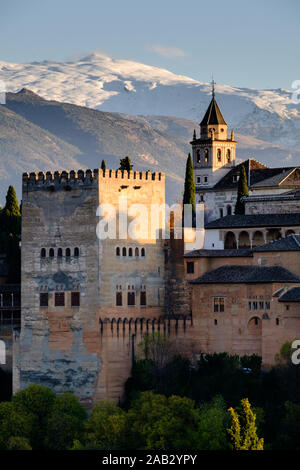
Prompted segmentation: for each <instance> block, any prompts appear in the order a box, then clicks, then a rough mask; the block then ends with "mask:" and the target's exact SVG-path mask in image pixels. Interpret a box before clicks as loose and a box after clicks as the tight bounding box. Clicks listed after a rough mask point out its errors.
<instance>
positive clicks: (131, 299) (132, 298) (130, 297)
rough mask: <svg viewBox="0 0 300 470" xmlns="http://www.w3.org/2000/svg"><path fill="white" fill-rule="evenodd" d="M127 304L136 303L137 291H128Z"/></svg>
mask: <svg viewBox="0 0 300 470" xmlns="http://www.w3.org/2000/svg"><path fill="white" fill-rule="evenodd" d="M127 305H129V306H133V305H135V293H134V292H128V294H127Z"/></svg>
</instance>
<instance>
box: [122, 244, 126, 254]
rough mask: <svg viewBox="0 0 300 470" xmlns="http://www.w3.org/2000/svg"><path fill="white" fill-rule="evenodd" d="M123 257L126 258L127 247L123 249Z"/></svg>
mask: <svg viewBox="0 0 300 470" xmlns="http://www.w3.org/2000/svg"><path fill="white" fill-rule="evenodd" d="M122 256H126V248H125V246H124V247H123V249H122Z"/></svg>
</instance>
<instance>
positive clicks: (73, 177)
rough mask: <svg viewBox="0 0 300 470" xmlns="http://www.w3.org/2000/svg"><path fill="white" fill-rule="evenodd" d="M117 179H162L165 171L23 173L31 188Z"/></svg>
mask: <svg viewBox="0 0 300 470" xmlns="http://www.w3.org/2000/svg"><path fill="white" fill-rule="evenodd" d="M111 179H116V180H120V181H122V182H123V181H124V180H126V181H128V182H130V181H131V182H135V181H139V182H142V181H162V182H164V180H165V174H164V173H157V172H155V173H151V171H147V172H144V171H121V170H104V171H103V170H101V169H99V168H96V169H94V170H90V169H87V170H77V171H75V170H71V171H66V170H64V171H54V172H52V171H47V172H46V173H45V172H43V171H40V172H31V173H23V187H26V188H27V189H30V188H32V189H33V187H36V188H42V187H43V186H45V187H47V186H48V187H50V188H53V189H54V190H55V189H59V186H62V188H64V189H71V188H72V186H73V185H80V186H91V185H93V184H95V183H98V182H99V181H101V180H102V181H105V180H111Z"/></svg>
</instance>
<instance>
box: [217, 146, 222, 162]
mask: <svg viewBox="0 0 300 470" xmlns="http://www.w3.org/2000/svg"><path fill="white" fill-rule="evenodd" d="M217 158H218V162H221V160H222V152H221V149H218V150H217Z"/></svg>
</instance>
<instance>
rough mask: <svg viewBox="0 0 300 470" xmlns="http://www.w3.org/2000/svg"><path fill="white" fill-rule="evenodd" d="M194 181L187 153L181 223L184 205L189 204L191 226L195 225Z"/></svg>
mask: <svg viewBox="0 0 300 470" xmlns="http://www.w3.org/2000/svg"><path fill="white" fill-rule="evenodd" d="M195 193H196V187H195V179H194V168H193V161H192V157H191V154H190V153H189V155H188V158H187V162H186V169H185V181H184V193H183V222H184V204H191V206H192V226H193V227H195V225H196V203H195Z"/></svg>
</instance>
